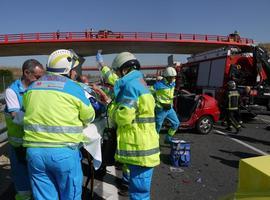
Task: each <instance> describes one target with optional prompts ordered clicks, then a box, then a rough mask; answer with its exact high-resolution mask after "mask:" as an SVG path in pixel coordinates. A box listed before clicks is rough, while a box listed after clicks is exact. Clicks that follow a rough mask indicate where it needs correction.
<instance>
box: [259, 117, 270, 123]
mask: <svg viewBox="0 0 270 200" xmlns="http://www.w3.org/2000/svg"><path fill="white" fill-rule="evenodd" d="M256 119H258V120H261V121H263V122H267V123H270V120H267V119H263V118H262V117H260V118H258V117H256Z"/></svg>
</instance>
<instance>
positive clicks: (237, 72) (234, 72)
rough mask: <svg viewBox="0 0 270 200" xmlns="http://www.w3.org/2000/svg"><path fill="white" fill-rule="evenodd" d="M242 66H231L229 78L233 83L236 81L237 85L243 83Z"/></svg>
mask: <svg viewBox="0 0 270 200" xmlns="http://www.w3.org/2000/svg"><path fill="white" fill-rule="evenodd" d="M241 68H242V67H241V65H236V64H231V66H230V71H229V77H230V80H231V81H235V82H236V83H239V82H241V78H242V72H241V70H242V69H241Z"/></svg>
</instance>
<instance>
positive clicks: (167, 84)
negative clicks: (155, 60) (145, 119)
mask: <svg viewBox="0 0 270 200" xmlns="http://www.w3.org/2000/svg"><path fill="white" fill-rule="evenodd" d="M176 75H177V73H176V70H175V69H174V68H173V67H167V68H166V69H165V71H164V74H163V76H164V78H163V79H162V80H160V81H157V82H156V83H155V84H154V85H153V87H152V89H151V90H152V92H153V94H154V96H155V99H156V112H155V113H156V128H157V132H158V133H159V132H160V129H161V127H162V124H163V122H164V120H165V119H168V120H169V121H170V124H171V127H170V128H169V130H168V133H167V135H166V139H165V142H168V143H170V142H171V141H172V137H173V136H174V134H175V132H176V131H177V129H178V127H179V125H180V122H179V119H178V116H177V114H176V112H175V110H174V108H173V99H174V89H175V77H176Z"/></svg>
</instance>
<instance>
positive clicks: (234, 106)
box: [225, 81, 241, 133]
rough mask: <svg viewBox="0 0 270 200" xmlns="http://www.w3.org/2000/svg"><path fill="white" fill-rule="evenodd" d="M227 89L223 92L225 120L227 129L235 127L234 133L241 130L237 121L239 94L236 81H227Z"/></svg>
mask: <svg viewBox="0 0 270 200" xmlns="http://www.w3.org/2000/svg"><path fill="white" fill-rule="evenodd" d="M227 88H228V89H227V91H226V93H225V109H226V111H225V112H226V113H225V120H226V122H227V129H226V130H228V131H231V130H232V127H234V128H235V129H236V133H238V132H239V131H240V130H241V125H240V123H239V117H238V115H239V102H240V94H239V92H238V91H237V89H236V83H235V82H234V81H229V82H228V83H227Z"/></svg>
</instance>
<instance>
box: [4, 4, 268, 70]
mask: <svg viewBox="0 0 270 200" xmlns="http://www.w3.org/2000/svg"><path fill="white" fill-rule="evenodd" d="M0 8H1V12H0V34H16V33H35V32H55V31H56V30H58V29H59V30H60V31H67V32H80V31H84V30H85V29H86V28H93V29H94V30H95V31H98V30H102V29H109V30H112V31H115V32H121V31H122V32H161V33H166V32H167V33H196V34H210V35H228V34H229V33H232V32H234V31H235V30H237V31H238V32H239V33H240V35H241V36H242V37H245V38H251V39H254V40H255V41H256V42H270V26H269V20H270V11H269V10H270V1H269V0H259V1H254V0H226V1H225V0H223V1H220V0H197V1H196V0H193V1H190V0H189V1H188V0H186V1H184V0H133V1H131V0H96V1H92V0H76V1H70V0H42V1H41V0H24V1H22V0H1V4H0ZM136 56H137V58H138V59H139V60H140V62H141V64H142V65H156V64H157V65H159V64H160V65H163V64H166V63H167V57H168V54H158V55H157V54H136ZM114 57H115V55H105V56H104V60H105V62H106V63H107V64H110V63H111V62H112V60H113V58H114ZM28 58H36V59H38V60H39V61H40V62H41V63H42V64H44V65H46V61H47V58H48V56H23V57H22V56H19V57H0V66H17V67H20V66H21V65H22V63H23V62H24V61H25V60H26V59H28ZM185 58H186V56H182V55H174V59H175V60H178V61H181V62H185ZM84 65H85V66H95V58H94V57H87V58H86V62H85V64H84Z"/></svg>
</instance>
